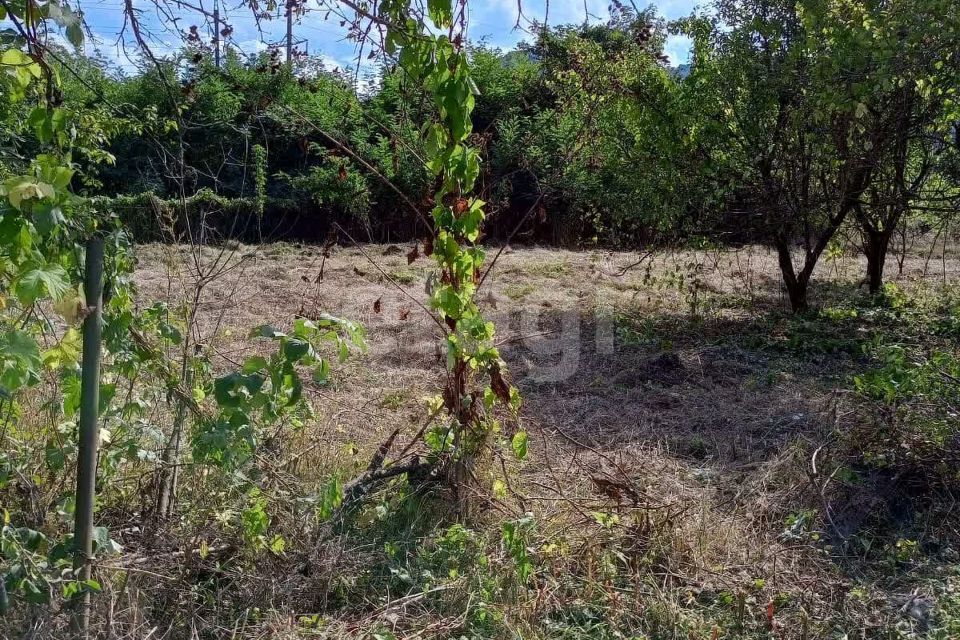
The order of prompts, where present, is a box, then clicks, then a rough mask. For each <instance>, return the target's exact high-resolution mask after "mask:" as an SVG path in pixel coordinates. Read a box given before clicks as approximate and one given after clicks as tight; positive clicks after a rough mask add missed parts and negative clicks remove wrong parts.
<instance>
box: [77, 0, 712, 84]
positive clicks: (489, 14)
mask: <svg viewBox="0 0 960 640" xmlns="http://www.w3.org/2000/svg"><path fill="white" fill-rule="evenodd" d="M220 1H221V13H222V14H223V15H225V16H226V19H227V20H228V21H229V23H230V24H231V26H233V28H234V33H233V35H232V44H233V45H234V46H236V47H238V48H239V49H241V50H242V51H244V52H245V53H253V52H256V51H259V50H263V49H266V48H267V47H268V46H269V43H279V42H280V41H281V40H282V38H283V36H284V33H285V28H286V23H285V20H284V18H282V17H278V18H277V19H275V20H271V21H261V29H262V32H261V31H260V30H258V28H257V23H256V20H255V19H254V17H253V15H252V14H251V12H250V10H249V9H248V8H247V6H246V3H245V2H243V1H242V0H220ZM190 3H192V4H195V5H198V6H203V7H205V8H206V9H208V10H209V9H211V8H212V6H213V0H190ZM264 4H265V3H264ZM278 4H280V5H282V4H283V1H282V0H280V2H278ZM608 4H609V3H608V0H552V1H550V2H549V13H548V14H546V6H547V5H546V2H545V0H522V6H523V14H524V19H522V20H521V28H519V29H517V28H515V27H514V25H515V24H516V23H517V0H469V3H468V6H469V8H470V21H469V29H470V31H469V35H470V39H471V40H472V41H477V40H480V39H484V40H486V41H487V42H488V43H489V44H491V45H493V46H498V47H501V48H504V49H508V48H510V47H512V46H514V45H515V44H516V43H517V42H519V41H521V40H524V39H530V38H529V34H528V33H527V32H526V31H524V29H523V28H522V25H528V24H529V21H530V20H532V19H536V20H543V19H544V16H545V14H546V17H547V19H548V21H549V23H550V24H552V25H556V24H568V23H581V22H583V21H584V19H585V18H586V19H588V20H590V21H591V22H598V21H603V20H605V19H606V18H607V16H608ZM80 5H81V8H82V9H83V12H84V17H85V19H86V22H87V24H88V25H89V26H90V28H91V30H92V32H93V34H94V42H95V45H96V46H97V48H99V49H100V51H101V52H102V53H103V54H104V55H105V56H107V57H109V58H111V59H113V60H115V61H116V62H117V64H118V65H120V66H121V67H123V68H124V69H126V70H128V71H132V70H133V68H134V66H133V63H131V62H130V60H129V59H128V58H127V56H126V55H125V54H124V46H123V45H124V43H123V40H126V41H127V44H126V50H127V51H128V52H129V53H130V54H131V57H134V56H133V54H134V52H135V49H136V48H135V47H134V46H131V45H130V44H129V42H130V40H131V37H130V34H129V33H128V34H127V36H126V37H125V38H123V39H118V34H119V33H120V32H121V30H122V27H123V23H124V20H123V0H80ZM238 5H239V8H231V7H237V6H238ZM134 6H135V7H138V8H140V9H142V14H141V23H142V24H143V26H144V27H145V29H146V30H147V31H148V32H149V36H150V42H151V47H152V48H153V49H154V50H155V52H156V53H158V54H163V53H166V52H169V51H171V50H173V49H175V48H177V47H178V46H179V44H180V36H179V35H178V34H179V33H181V32H185V31H187V29H188V28H189V27H190V26H191V25H196V26H197V27H198V31H199V33H200V34H201V35H202V37H204V38H209V37H211V34H212V28H211V26H209V25H207V24H206V22H205V18H204V17H203V16H202V14H200V13H199V12H191V11H189V10H184V9H181V10H178V11H177V12H176V14H175V16H176V18H177V23H176V24H174V23H173V22H172V21H171V20H170V17H169V16H168V15H163V13H162V12H160V11H158V10H157V9H156V5H155V4H154V2H153V1H152V0H134ZM637 6H638V7H641V8H642V7H644V6H646V5H644V4H643V3H642V2H637ZM655 6H656V8H657V10H658V13H659V14H660V15H663V16H665V17H666V18H668V19H672V18H678V17H682V16H685V15H689V14H690V12H691V11H692V10H693V9H694V7H695V2H694V0H664V1H663V2H661V3H659V4H656V5H655ZM325 13H326V11H325V9H322V8H321V7H320V5H319V3H318V2H317V0H308V12H307V14H306V15H305V16H303V17H302V18H301V19H300V21H299V23H298V24H297V25H296V26H295V27H294V34H295V37H296V38H297V39H301V38H302V39H304V40H306V43H307V47H308V49H309V51H310V53H311V54H321V55H323V56H324V58H326V61H327V65H328V66H329V67H340V68H354V67H355V65H356V64H357V52H356V47H355V44H354V43H353V42H349V41H347V40H346V39H345V37H344V36H345V30H344V29H342V28H341V27H340V25H339V22H340V20H339V18H337V17H336V16H334V15H330V17H329V19H326V20H325V19H324V17H325V16H324V14H325ZM93 46H94V43H88V45H87V49H88V53H89V52H90V51H91V50H92V48H93ZM689 48H690V43H689V42H688V41H687V40H686V39H685V38H682V37H671V38H670V39H669V40H668V41H667V47H666V53H667V55H668V56H669V57H670V60H671V63H673V64H682V63H684V62H686V61H687V58H688V56H689Z"/></svg>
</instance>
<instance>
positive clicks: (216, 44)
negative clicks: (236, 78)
mask: <svg viewBox="0 0 960 640" xmlns="http://www.w3.org/2000/svg"><path fill="white" fill-rule="evenodd" d="M213 60H214V63H215V64H216V65H217V69H219V68H220V2H219V1H218V0H213Z"/></svg>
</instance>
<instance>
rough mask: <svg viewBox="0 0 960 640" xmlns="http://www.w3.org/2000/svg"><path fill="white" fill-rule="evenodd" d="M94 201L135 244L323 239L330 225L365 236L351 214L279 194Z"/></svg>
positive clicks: (141, 196)
mask: <svg viewBox="0 0 960 640" xmlns="http://www.w3.org/2000/svg"><path fill="white" fill-rule="evenodd" d="M94 203H95V205H96V206H98V207H100V208H102V209H103V210H104V211H105V212H108V213H111V214H114V215H116V216H117V218H118V219H119V220H120V221H121V223H122V224H123V225H124V227H125V228H126V229H127V231H128V232H129V233H130V235H131V237H132V238H133V240H134V241H135V242H159V241H195V242H201V243H217V242H220V241H223V240H227V239H234V240H242V241H245V242H262V241H268V240H278V239H284V240H302V241H321V240H322V239H323V238H325V237H326V236H327V233H328V232H329V230H330V228H331V226H332V225H333V224H334V223H338V224H340V225H341V226H343V227H345V228H347V229H348V230H351V235H352V234H353V232H356V233H357V234H359V236H360V237H361V238H363V239H365V240H366V239H369V238H368V237H367V236H366V235H364V234H365V225H364V224H363V223H362V222H360V221H357V220H356V219H353V218H350V216H344V215H342V214H337V213H335V212H331V211H329V210H327V209H324V208H321V207H317V206H312V205H311V204H310V203H303V202H298V201H295V200H287V199H280V198H270V197H268V198H265V199H264V200H263V201H260V200H258V199H257V198H225V197H223V196H220V195H217V194H215V193H213V192H212V191H210V190H209V189H201V190H200V191H198V192H197V193H196V194H195V195H192V196H189V197H187V198H185V199H183V200H175V199H163V198H160V197H158V196H157V195H156V194H154V193H153V192H146V193H140V194H137V195H129V196H116V197H113V198H109V197H98V198H94Z"/></svg>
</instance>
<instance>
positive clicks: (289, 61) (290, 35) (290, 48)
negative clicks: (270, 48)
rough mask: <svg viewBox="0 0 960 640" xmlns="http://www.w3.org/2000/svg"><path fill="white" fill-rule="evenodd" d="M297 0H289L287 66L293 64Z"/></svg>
mask: <svg viewBox="0 0 960 640" xmlns="http://www.w3.org/2000/svg"><path fill="white" fill-rule="evenodd" d="M295 4H296V0H287V66H288V67H291V66H293V7H294V6H295Z"/></svg>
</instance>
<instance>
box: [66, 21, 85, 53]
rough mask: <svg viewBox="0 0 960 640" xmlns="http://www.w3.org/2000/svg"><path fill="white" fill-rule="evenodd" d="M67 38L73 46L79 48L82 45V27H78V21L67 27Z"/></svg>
mask: <svg viewBox="0 0 960 640" xmlns="http://www.w3.org/2000/svg"><path fill="white" fill-rule="evenodd" d="M66 35H67V40H69V41H70V44H72V45H73V46H74V47H76V48H77V49H79V48H80V47H82V46H83V29H82V28H80V23H79V22H74V23H72V24H70V25H69V26H68V27H67V33H66Z"/></svg>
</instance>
